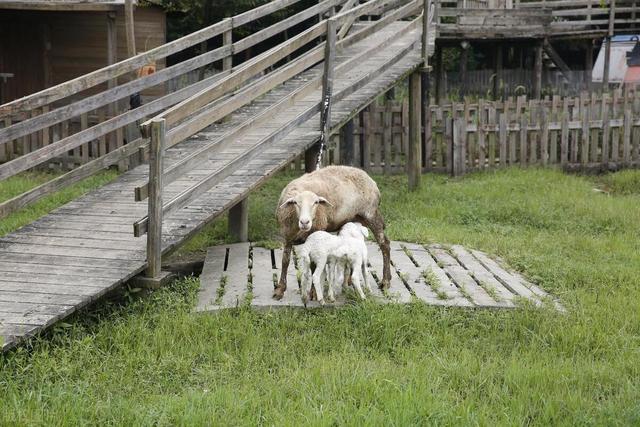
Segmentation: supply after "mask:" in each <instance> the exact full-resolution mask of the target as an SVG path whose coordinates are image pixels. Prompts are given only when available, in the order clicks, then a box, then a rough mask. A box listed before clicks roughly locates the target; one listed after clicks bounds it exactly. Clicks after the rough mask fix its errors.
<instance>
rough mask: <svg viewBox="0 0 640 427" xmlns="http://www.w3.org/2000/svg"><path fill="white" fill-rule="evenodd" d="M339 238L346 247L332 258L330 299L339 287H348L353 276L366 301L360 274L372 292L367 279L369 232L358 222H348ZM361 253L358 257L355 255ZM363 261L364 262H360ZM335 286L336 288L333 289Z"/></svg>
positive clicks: (359, 292) (341, 230)
mask: <svg viewBox="0 0 640 427" xmlns="http://www.w3.org/2000/svg"><path fill="white" fill-rule="evenodd" d="M338 236H339V237H341V238H342V239H343V242H344V246H343V247H341V248H339V249H338V250H337V251H335V252H334V253H333V254H332V255H333V256H332V257H330V260H329V265H328V266H327V273H328V278H329V284H330V287H329V292H330V295H329V296H330V297H331V296H333V295H332V294H333V291H334V289H335V288H337V287H338V286H340V285H341V284H342V285H346V283H347V282H348V278H349V273H350V275H351V281H352V283H353V284H354V286H355V288H356V290H357V291H358V294H359V295H360V297H361V298H362V299H365V297H364V294H363V292H362V288H361V287H360V283H359V282H360V274H362V279H363V280H364V286H365V288H366V289H367V291H369V293H371V292H372V290H371V285H370V284H369V280H368V279H367V277H368V275H369V269H368V268H367V263H368V253H367V245H366V243H365V238H366V237H369V230H368V229H367V228H366V227H363V226H362V225H360V224H359V223H356V222H348V223H346V224H345V225H344V226H342V228H341V229H340V232H339V233H338ZM357 252H359V254H358V255H357V256H354V255H353V254H355V253H357ZM360 260H362V261H360ZM331 285H333V286H334V287H331Z"/></svg>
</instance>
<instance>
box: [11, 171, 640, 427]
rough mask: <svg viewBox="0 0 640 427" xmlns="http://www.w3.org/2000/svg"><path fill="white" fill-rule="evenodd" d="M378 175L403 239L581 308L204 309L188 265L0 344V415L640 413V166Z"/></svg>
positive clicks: (203, 238)
mask: <svg viewBox="0 0 640 427" xmlns="http://www.w3.org/2000/svg"><path fill="white" fill-rule="evenodd" d="M290 178H291V177H290V176H286V175H283V176H278V177H276V178H275V179H273V180H271V181H270V183H269V184H268V185H267V186H266V187H265V188H263V189H262V190H260V191H258V192H257V193H255V194H254V195H253V196H252V198H251V200H250V203H251V216H250V223H251V224H250V233H251V237H252V239H253V240H262V241H272V240H274V239H275V238H276V234H275V231H276V227H275V220H274V218H273V210H274V207H275V203H276V202H275V201H276V199H277V196H278V192H279V190H280V189H281V188H282V186H283V185H284V184H285V183H286V182H287V181H288V180H289V179H290ZM378 182H379V184H380V187H381V189H382V191H383V208H384V214H385V218H386V220H387V222H388V232H389V235H390V237H391V238H394V239H403V240H408V241H416V242H441V243H460V244H464V245H467V246H469V247H473V248H478V249H482V250H484V251H487V252H489V253H493V254H496V255H499V256H501V257H503V258H505V259H506V260H507V261H508V262H509V263H510V264H511V265H512V266H514V267H516V268H518V269H520V270H521V271H523V272H525V273H526V275H528V276H529V277H530V278H533V279H535V280H536V281H538V283H539V284H540V285H541V286H542V287H544V288H545V289H546V290H548V291H550V292H552V293H553V294H555V295H556V296H558V297H559V298H560V299H561V300H562V302H563V304H564V305H565V306H566V307H567V308H568V313H567V314H565V315H563V314H559V313H556V312H553V311H547V310H536V309H523V310H515V311H490V310H464V309H443V308H433V307H428V306H424V305H419V304H418V305H412V306H390V305H388V306H384V307H381V306H376V305H375V304H370V303H363V304H356V305H354V306H350V307H347V308H345V309H341V310H322V311H298V310H290V311H289V310H283V311H278V312H271V313H255V312H252V311H250V310H242V309H241V310H237V311H228V312H224V313H220V314H216V315H194V314H191V313H190V309H191V307H192V305H193V303H194V298H195V293H196V289H197V287H198V281H197V279H185V280H181V281H178V282H175V283H174V284H173V285H172V286H170V287H167V288H165V289H162V290H159V291H156V292H154V293H153V294H151V295H148V296H144V297H142V296H139V295H140V294H138V293H124V294H123V295H122V298H120V299H118V300H111V301H108V302H103V303H101V304H98V305H97V306H95V307H93V308H92V309H91V310H90V311H88V312H84V313H82V314H81V315H78V316H75V317H74V318H72V319H70V320H67V321H66V322H65V323H62V324H60V325H59V326H57V327H56V328H55V329H54V330H53V331H52V332H51V333H49V334H47V335H46V336H44V337H42V338H39V339H37V340H34V341H33V342H32V343H31V344H30V345H29V346H28V347H24V346H23V347H20V348H18V349H17V350H16V351H14V352H12V353H10V354H8V355H5V356H0V361H1V367H0V424H13V423H17V424H41V425H45V424H46V425H49V424H96V423H102V424H115V425H121V424H124V425H145V424H148V425H151V424H153V425H192V424H196V425H218V424H223V425H247V424H248V425H255V424H261V425H300V424H307V425H308V424H310V425H343V424H347V425H414V424H436V425H494V424H498V425H541V426H547V425H638V424H640V239H639V236H640V173H639V172H623V173H618V174H614V175H607V176H603V177H597V178H596V177H579V176H568V175H564V174H561V173H559V172H554V171H549V170H536V169H531V170H526V171H524V170H515V169H513V170H507V171H500V172H497V173H485V174H475V175H470V176H468V177H466V178H464V179H459V180H451V179H448V178H446V177H443V176H425V177H424V181H423V187H422V190H421V191H419V192H418V193H414V194H408V193H407V192H405V180H404V179H403V178H401V177H397V178H379V179H378ZM594 189H597V190H598V191H595V190H594ZM0 227H5V228H2V229H4V230H6V229H7V227H8V226H7V225H6V224H4V223H3V222H0ZM225 227H226V224H225V223H224V221H220V222H218V223H216V224H213V225H212V226H211V227H209V228H208V229H207V230H206V231H205V232H203V233H202V234H201V235H200V236H198V237H197V238H196V239H195V240H194V241H193V242H191V243H190V244H189V245H188V246H187V248H185V250H183V252H182V253H183V254H187V253H189V252H198V251H201V250H202V249H203V248H204V247H206V246H207V245H210V244H215V243H218V242H220V241H222V240H224V238H225V233H224V231H225Z"/></svg>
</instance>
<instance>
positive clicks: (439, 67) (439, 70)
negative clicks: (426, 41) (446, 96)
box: [435, 46, 444, 105]
mask: <svg viewBox="0 0 640 427" xmlns="http://www.w3.org/2000/svg"><path fill="white" fill-rule="evenodd" d="M443 75H444V62H443V61H442V46H436V77H435V79H436V90H435V102H436V104H438V105H440V101H441V100H442V76H443Z"/></svg>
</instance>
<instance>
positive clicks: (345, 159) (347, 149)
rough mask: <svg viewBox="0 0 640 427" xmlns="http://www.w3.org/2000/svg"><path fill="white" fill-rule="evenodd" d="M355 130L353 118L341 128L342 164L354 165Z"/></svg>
mask: <svg viewBox="0 0 640 427" xmlns="http://www.w3.org/2000/svg"><path fill="white" fill-rule="evenodd" d="M353 132H354V126H353V119H351V120H349V121H348V122H347V123H345V124H344V126H342V128H341V129H340V164H342V165H345V166H353V165H354V150H353Z"/></svg>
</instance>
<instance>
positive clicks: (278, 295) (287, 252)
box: [273, 242, 293, 300]
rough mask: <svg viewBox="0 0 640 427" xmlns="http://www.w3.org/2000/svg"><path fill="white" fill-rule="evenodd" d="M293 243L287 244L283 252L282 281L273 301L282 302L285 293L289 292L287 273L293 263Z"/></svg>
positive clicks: (274, 292) (277, 287) (275, 290)
mask: <svg viewBox="0 0 640 427" xmlns="http://www.w3.org/2000/svg"><path fill="white" fill-rule="evenodd" d="M292 248H293V245H292V244H291V242H286V243H285V245H284V250H283V251H282V270H281V271H280V281H279V282H278V286H276V288H275V289H274V291H273V299H276V300H281V299H282V296H283V295H284V291H286V290H287V271H288V270H289V261H291V249H292Z"/></svg>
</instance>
